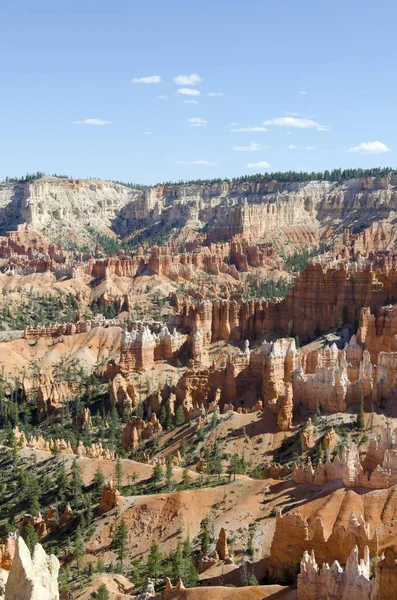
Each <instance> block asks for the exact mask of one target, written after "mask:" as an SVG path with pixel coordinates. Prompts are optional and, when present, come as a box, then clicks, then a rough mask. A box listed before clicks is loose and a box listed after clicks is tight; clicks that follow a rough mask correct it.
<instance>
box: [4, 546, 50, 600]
mask: <svg viewBox="0 0 397 600" xmlns="http://www.w3.org/2000/svg"><path fill="white" fill-rule="evenodd" d="M58 572H59V561H58V559H57V558H56V557H55V556H54V555H53V554H51V556H48V555H47V554H46V553H45V551H44V549H43V547H42V546H41V545H40V544H36V546H35V548H34V551H33V555H31V554H30V552H29V550H28V548H27V546H26V544H25V542H24V541H23V539H22V538H21V537H18V538H17V543H16V549H15V555H14V559H13V562H12V567H11V570H10V574H9V576H8V580H7V584H6V587H5V600H59V592H58Z"/></svg>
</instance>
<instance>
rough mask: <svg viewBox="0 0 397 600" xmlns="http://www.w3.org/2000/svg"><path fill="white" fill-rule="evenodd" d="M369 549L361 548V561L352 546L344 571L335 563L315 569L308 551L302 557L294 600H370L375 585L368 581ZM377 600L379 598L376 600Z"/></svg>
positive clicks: (314, 563)
mask: <svg viewBox="0 0 397 600" xmlns="http://www.w3.org/2000/svg"><path fill="white" fill-rule="evenodd" d="M370 567H371V563H370V556H369V548H368V546H365V548H364V558H362V559H361V560H359V553H358V548H357V546H355V547H354V548H353V550H352V551H351V554H350V556H349V558H348V559H347V562H346V567H345V569H342V567H341V566H340V565H339V563H338V561H337V560H336V561H335V562H334V563H333V564H332V566H331V567H329V566H328V564H327V563H324V564H323V565H322V567H321V569H320V568H319V567H318V565H317V563H316V559H315V555H314V551H312V553H311V555H309V553H308V552H305V553H304V554H303V558H302V560H301V571H300V574H299V576H298V600H319V599H320V598H321V600H333V599H334V598H338V599H339V600H371V598H374V596H373V592H374V588H375V581H374V580H370ZM376 598H378V599H379V600H381V599H382V598H383V596H376Z"/></svg>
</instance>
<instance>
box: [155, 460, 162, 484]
mask: <svg viewBox="0 0 397 600" xmlns="http://www.w3.org/2000/svg"><path fill="white" fill-rule="evenodd" d="M162 478H163V469H162V468H161V464H160V463H159V462H157V463H156V464H155V465H154V468H153V481H154V483H160V481H161V480H162Z"/></svg>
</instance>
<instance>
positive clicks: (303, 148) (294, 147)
mask: <svg viewBox="0 0 397 600" xmlns="http://www.w3.org/2000/svg"><path fill="white" fill-rule="evenodd" d="M288 148H289V149H290V150H314V149H315V147H314V146H297V145H296V144H290V145H289V146H288Z"/></svg>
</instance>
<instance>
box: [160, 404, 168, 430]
mask: <svg viewBox="0 0 397 600" xmlns="http://www.w3.org/2000/svg"><path fill="white" fill-rule="evenodd" d="M159 421H160V423H161V425H162V426H163V427H165V426H166V422H167V409H166V407H165V404H164V403H163V404H162V405H161V409H160V416H159Z"/></svg>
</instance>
